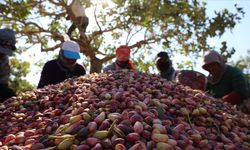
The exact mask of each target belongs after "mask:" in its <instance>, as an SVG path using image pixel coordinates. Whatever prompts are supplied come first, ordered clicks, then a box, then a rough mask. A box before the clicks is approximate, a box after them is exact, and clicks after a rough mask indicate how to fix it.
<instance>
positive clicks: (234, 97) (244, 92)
mask: <svg viewBox="0 0 250 150" xmlns="http://www.w3.org/2000/svg"><path fill="white" fill-rule="evenodd" d="M231 82H232V88H233V90H232V92H230V93H229V94H227V95H225V96H223V98H222V99H224V100H226V101H228V102H230V103H232V104H233V105H234V104H239V103H241V102H242V100H243V99H245V98H247V97H249V87H248V81H247V79H246V78H245V77H244V75H243V73H241V71H240V70H238V69H235V70H234V72H233V73H232V74H231Z"/></svg>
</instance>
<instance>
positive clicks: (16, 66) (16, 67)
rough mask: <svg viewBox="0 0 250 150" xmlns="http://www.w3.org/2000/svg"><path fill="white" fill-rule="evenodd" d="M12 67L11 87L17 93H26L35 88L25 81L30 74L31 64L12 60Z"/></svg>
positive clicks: (15, 59)
mask: <svg viewBox="0 0 250 150" xmlns="http://www.w3.org/2000/svg"><path fill="white" fill-rule="evenodd" d="M10 65H11V67H12V68H11V78H10V87H11V88H12V89H13V90H14V91H15V92H16V93H17V94H20V93H21V92H24V91H29V90H32V89H33V88H34V86H33V85H31V84H30V83H29V82H28V81H27V80H25V79H24V77H26V75H27V74H28V73H29V72H30V70H29V67H30V63H29V62H26V61H22V60H20V59H17V58H11V59H10Z"/></svg>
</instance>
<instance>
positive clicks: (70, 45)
mask: <svg viewBox="0 0 250 150" xmlns="http://www.w3.org/2000/svg"><path fill="white" fill-rule="evenodd" d="M62 50H63V54H64V56H65V57H66V58H69V59H79V58H80V46H79V45H78V44H77V43H76V42H74V41H66V42H64V43H63V45H62Z"/></svg>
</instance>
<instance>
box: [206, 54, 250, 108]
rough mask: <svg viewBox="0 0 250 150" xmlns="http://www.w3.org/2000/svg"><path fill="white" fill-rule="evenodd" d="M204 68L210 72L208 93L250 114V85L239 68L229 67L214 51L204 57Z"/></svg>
mask: <svg viewBox="0 0 250 150" xmlns="http://www.w3.org/2000/svg"><path fill="white" fill-rule="evenodd" d="M202 68H203V69H205V70H206V71H208V72H209V75H208V83H207V88H206V90H207V91H208V93H210V94H211V95H212V96H213V97H215V98H221V99H222V100H224V101H227V102H229V103H231V104H232V105H236V106H237V107H242V108H244V109H246V110H247V111H249V112H250V107H249V106H250V105H249V104H248V103H249V102H250V99H249V97H250V84H249V81H248V80H247V78H246V77H245V76H244V74H243V73H242V72H241V71H240V70H239V69H238V68H236V67H232V66H230V65H227V64H226V62H225V59H224V57H223V56H222V55H221V54H219V53H218V52H217V51H214V50H211V51H209V52H207V53H206V54H205V55H204V59H203V65H202ZM243 105H244V106H243ZM248 105H249V106H248ZM246 107H249V108H246Z"/></svg>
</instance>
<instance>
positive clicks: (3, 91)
mask: <svg viewBox="0 0 250 150" xmlns="http://www.w3.org/2000/svg"><path fill="white" fill-rule="evenodd" d="M15 44H16V38H15V32H14V31H13V30H11V29H0V103H1V102H3V101H5V100H6V99H8V98H10V97H12V96H15V95H16V94H15V92H14V91H13V90H12V89H11V88H10V87H9V85H8V82H9V77H10V69H11V68H10V65H9V56H11V55H12V53H13V51H14V50H16V47H15Z"/></svg>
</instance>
